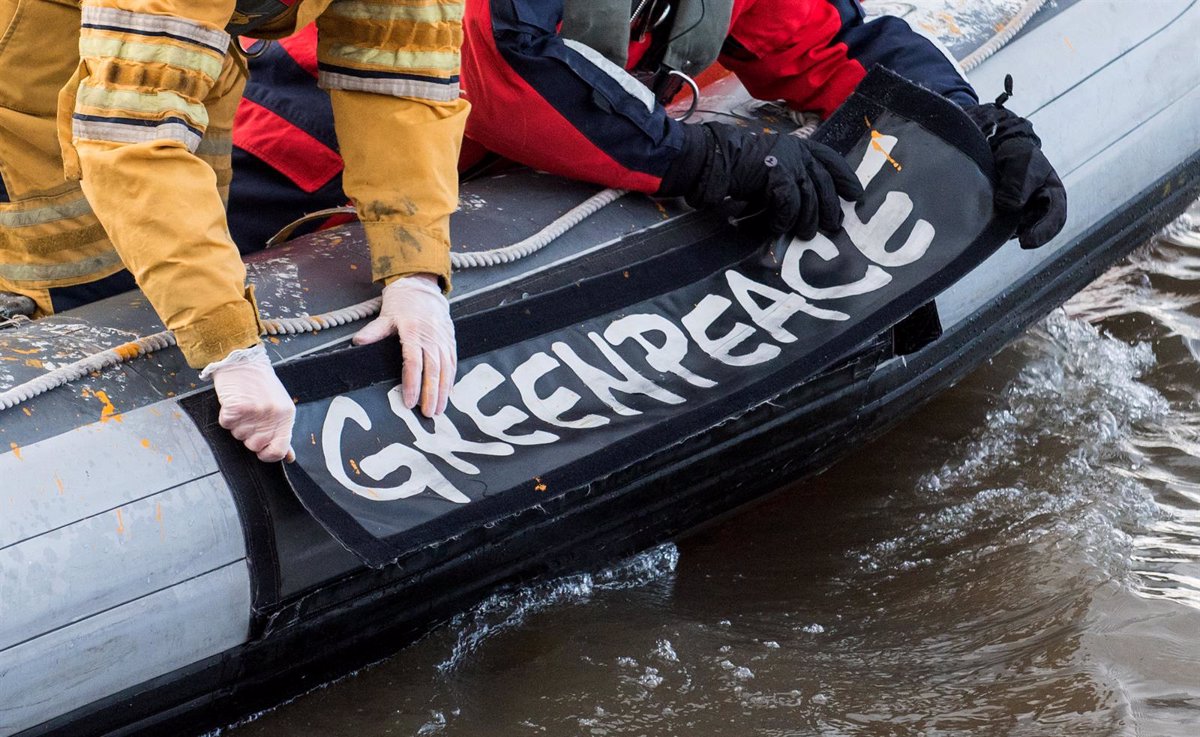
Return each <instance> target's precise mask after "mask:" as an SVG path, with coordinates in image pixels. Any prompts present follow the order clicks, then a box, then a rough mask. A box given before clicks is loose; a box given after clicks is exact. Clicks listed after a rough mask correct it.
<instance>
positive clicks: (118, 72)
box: [0, 0, 468, 367]
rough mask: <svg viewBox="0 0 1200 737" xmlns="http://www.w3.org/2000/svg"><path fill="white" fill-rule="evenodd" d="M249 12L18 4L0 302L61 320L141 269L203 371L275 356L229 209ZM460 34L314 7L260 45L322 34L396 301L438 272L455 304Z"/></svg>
mask: <svg viewBox="0 0 1200 737" xmlns="http://www.w3.org/2000/svg"><path fill="white" fill-rule="evenodd" d="M235 7H236V3H235V1H234V0H218V1H217V2H207V3H192V2H188V1H187V0H119V3H118V0H86V1H85V2H84V4H83V7H82V9H80V8H79V6H78V5H77V4H76V3H75V2H73V1H72V0H64V1H62V2H59V1H57V0H0V28H3V27H8V29H9V30H8V31H7V32H6V33H5V35H4V36H3V37H0V180H3V182H4V185H3V191H4V193H5V194H4V197H3V199H4V200H7V201H0V221H3V222H4V227H3V229H2V231H0V232H2V233H3V235H2V236H0V238H2V239H3V243H2V244H0V245H3V249H2V250H0V288H4V289H9V290H12V291H18V292H22V293H33V296H35V297H36V298H38V299H39V304H40V305H41V306H42V308H43V309H44V310H48V309H49V305H48V303H47V302H46V301H45V299H44V290H45V288H46V287H49V286H62V285H66V284H74V283H80V282H83V281H89V280H92V279H95V278H98V277H102V276H105V275H107V274H111V273H113V272H115V271H116V270H118V269H119V268H120V266H121V263H122V262H123V263H124V265H125V266H126V267H127V268H128V269H129V270H130V271H131V272H132V273H133V274H134V276H135V277H136V278H137V281H138V284H139V285H140V286H141V288H142V290H143V291H144V292H145V293H146V295H147V297H148V298H149V299H150V301H151V303H152V304H153V305H154V307H155V309H156V310H157V311H158V313H159V315H160V317H161V318H162V320H163V322H164V323H165V324H166V325H167V327H169V328H170V329H172V330H173V331H175V333H176V336H177V338H178V339H179V343H180V346H181V348H182V349H183V351H184V353H185V355H186V356H187V359H188V361H189V363H191V364H192V365H193V366H197V367H199V366H203V365H205V364H207V363H211V362H213V361H215V360H219V359H221V358H224V357H225V356H226V355H228V353H229V352H230V351H232V350H235V349H237V348H245V347H247V346H250V345H253V344H255V343H256V342H258V340H259V327H258V322H257V316H256V310H255V309H254V306H253V301H252V299H251V297H250V296H249V295H248V294H247V292H246V290H245V287H244V283H245V268H244V267H243V265H242V263H241V260H240V258H239V257H238V253H237V250H236V248H235V247H234V245H233V243H232V241H231V240H230V237H229V232H228V227H227V224H226V219H225V212H224V207H223V202H222V195H223V191H224V190H226V189H227V187H228V183H229V178H230V169H229V164H228V161H229V152H230V147H231V128H232V124H233V120H234V113H235V110H236V107H237V103H238V101H239V100H240V98H241V91H242V87H243V84H244V81H245V69H244V66H243V61H242V60H241V58H240V57H239V56H238V55H237V54H233V53H230V52H229V35H228V33H226V31H225V30H224V29H225V28H226V26H227V25H228V24H229V23H230V21H231V19H233V18H234V12H235ZM461 18H462V3H461V2H457V1H454V2H452V1H450V0H375V1H368V0H332V1H331V0H301V1H300V2H298V3H297V4H296V5H295V6H294V7H293V8H292V10H291V11H289V12H288V13H287V14H286V15H285V16H284V17H283V18H281V19H280V20H279V21H277V22H273V23H270V24H268V25H267V26H266V27H265V28H264V29H260V30H259V31H258V33H259V34H260V35H264V36H265V35H268V34H274V35H277V36H283V35H287V34H288V33H291V32H292V31H293V30H294V28H295V27H296V25H297V24H300V25H307V24H308V23H310V22H312V21H314V20H315V21H316V22H317V24H318V26H319V27H320V29H321V36H322V39H321V44H320V48H319V50H318V54H317V56H318V58H319V66H320V70H319V76H320V79H321V84H322V86H324V87H326V88H327V89H328V90H329V92H330V97H331V99H332V108H333V111H334V116H335V121H336V123H335V125H336V129H337V133H338V134H339V138H340V139H341V141H342V152H343V156H344V157H345V163H346V173H345V178H344V181H345V187H346V190H347V192H348V194H349V195H350V197H351V198H353V199H354V200H355V202H356V204H357V205H358V208H359V211H360V213H362V214H363V220H364V225H365V228H366V232H367V237H368V240H369V241H370V243H371V247H372V257H373V276H374V278H375V279H377V280H380V281H388V280H390V279H393V278H395V277H398V276H401V275H404V274H409V273H416V272H432V273H436V274H439V275H440V276H441V277H442V278H443V282H444V286H445V287H446V288H447V289H448V288H449V270H450V269H449V242H450V241H449V215H450V213H451V212H452V211H453V210H454V208H455V207H456V205H457V176H456V168H455V166H456V162H457V158H458V152H459V147H460V142H461V135H462V129H463V124H464V120H465V118H466V113H467V109H468V105H467V104H466V103H465V102H463V101H461V100H460V98H459V92H458V75H459V56H458V53H459V52H458V50H459V46H460V44H461V39H462V29H461ZM64 60H65V61H64ZM72 71H73V72H74V76H73V77H71V78H70V80H69V81H68V79H67V77H70V76H71V74H72ZM60 88H61V90H62V93H61V95H60V94H59V90H60ZM56 128H57V139H56V136H55V130H56ZM60 146H61V149H60ZM60 150H61V154H60V153H59V151H60ZM64 159H65V160H64ZM64 168H65V171H66V173H67V175H68V181H66V182H64V180H63V176H62V172H63V171H64ZM398 171H403V172H404V186H403V187H402V188H401V187H397V183H396V180H395V174H396V172H398ZM72 179H78V180H79V181H78V184H76V183H74V182H72V181H70V180H72ZM81 191H82V195H86V201H85V200H84V198H83V197H82V196H81ZM89 205H90V207H89ZM100 224H103V228H100ZM106 233H107V236H108V237H109V238H111V246H110V245H109V244H108V243H107V241H106V239H105V234H106ZM113 248H115V253H116V254H119V259H118V258H117V257H116V255H115V254H114V251H113Z"/></svg>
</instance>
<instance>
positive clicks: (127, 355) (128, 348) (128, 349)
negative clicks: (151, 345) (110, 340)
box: [113, 343, 141, 361]
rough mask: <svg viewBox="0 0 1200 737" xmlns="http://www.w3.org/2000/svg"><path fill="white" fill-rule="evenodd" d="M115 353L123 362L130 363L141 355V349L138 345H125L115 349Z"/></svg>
mask: <svg viewBox="0 0 1200 737" xmlns="http://www.w3.org/2000/svg"><path fill="white" fill-rule="evenodd" d="M113 352H114V353H116V354H117V355H118V356H120V357H121V360H122V361H129V360H132V359H134V358H137V357H138V356H139V355H141V349H140V348H138V347H137V344H136V343H124V344H122V345H119V346H117V347H116V348H113Z"/></svg>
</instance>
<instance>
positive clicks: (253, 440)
mask: <svg viewBox="0 0 1200 737" xmlns="http://www.w3.org/2000/svg"><path fill="white" fill-rule="evenodd" d="M273 439H274V438H273V437H272V435H271V433H269V432H254V433H252V434H251V435H250V436H249V437H247V438H246V439H245V440H243V441H242V445H245V446H246V450H248V451H250V452H251V453H254V454H255V455H257V456H258V457H259V458H261V457H262V452H263V451H264V450H266V449H267V446H269V445H270V444H271V441H272V440H273Z"/></svg>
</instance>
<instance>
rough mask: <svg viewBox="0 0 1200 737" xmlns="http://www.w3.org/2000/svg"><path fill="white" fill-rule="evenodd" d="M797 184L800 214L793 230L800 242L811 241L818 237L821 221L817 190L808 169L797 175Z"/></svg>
mask: <svg viewBox="0 0 1200 737" xmlns="http://www.w3.org/2000/svg"><path fill="white" fill-rule="evenodd" d="M795 184H796V190H797V193H798V195H799V197H800V214H799V216H798V217H797V218H796V223H795V225H793V226H792V230H793V231H794V232H795V233H796V235H797V236H798V237H799V238H800V240H804V241H810V240H812V239H813V238H816V237H817V226H818V225H820V219H819V218H818V216H817V188H816V186H815V185H814V184H813V180H812V179H811V178H810V177H809V176H808V169H807V167H806V168H803V169H801V170H800V171H799V172H798V173H797V176H796V181H795Z"/></svg>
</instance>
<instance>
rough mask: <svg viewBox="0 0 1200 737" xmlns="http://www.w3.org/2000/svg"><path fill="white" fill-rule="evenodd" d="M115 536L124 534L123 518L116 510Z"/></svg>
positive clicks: (119, 511)
mask: <svg viewBox="0 0 1200 737" xmlns="http://www.w3.org/2000/svg"><path fill="white" fill-rule="evenodd" d="M117 534H118V535H124V534H125V518H124V517H122V516H121V510H120V509H118V510H117Z"/></svg>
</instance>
